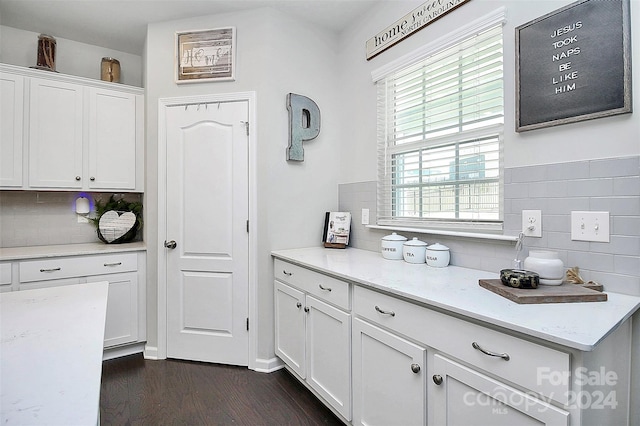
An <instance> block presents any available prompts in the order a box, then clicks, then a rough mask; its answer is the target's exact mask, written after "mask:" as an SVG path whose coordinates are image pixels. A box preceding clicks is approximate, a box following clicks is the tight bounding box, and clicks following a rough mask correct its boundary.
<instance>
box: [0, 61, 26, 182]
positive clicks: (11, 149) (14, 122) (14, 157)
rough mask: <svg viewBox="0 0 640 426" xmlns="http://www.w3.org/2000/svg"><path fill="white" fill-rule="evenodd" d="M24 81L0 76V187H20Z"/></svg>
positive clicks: (7, 75)
mask: <svg viewBox="0 0 640 426" xmlns="http://www.w3.org/2000/svg"><path fill="white" fill-rule="evenodd" d="M23 93H24V78H23V77H22V76H19V75H15V74H8V73H2V74H0V187H8V188H16V187H17V188H19V187H20V186H22V143H23V141H22V134H23V126H24V100H23Z"/></svg>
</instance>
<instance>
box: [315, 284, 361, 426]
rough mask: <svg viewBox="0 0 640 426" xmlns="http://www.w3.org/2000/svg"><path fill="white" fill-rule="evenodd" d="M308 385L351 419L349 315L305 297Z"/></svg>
mask: <svg viewBox="0 0 640 426" xmlns="http://www.w3.org/2000/svg"><path fill="white" fill-rule="evenodd" d="M305 311H306V312H307V319H306V323H307V324H306V345H307V347H306V366H307V372H306V373H307V374H306V376H307V383H309V385H310V386H311V387H312V388H313V389H315V390H316V391H317V392H318V393H319V394H320V395H321V396H322V397H323V398H324V399H325V400H326V401H327V402H329V403H330V404H331V405H332V406H333V408H335V409H336V410H337V411H338V412H339V413H340V414H342V416H344V417H345V418H346V419H347V420H350V419H351V315H349V314H347V313H346V312H344V311H342V310H340V309H337V308H335V307H333V306H331V305H328V304H326V303H324V302H322V301H320V300H318V299H316V298H314V297H312V296H309V295H307V296H306V302H305Z"/></svg>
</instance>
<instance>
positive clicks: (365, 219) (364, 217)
mask: <svg viewBox="0 0 640 426" xmlns="http://www.w3.org/2000/svg"><path fill="white" fill-rule="evenodd" d="M361 223H362V224H363V225H368V224H369V209H362V221H361Z"/></svg>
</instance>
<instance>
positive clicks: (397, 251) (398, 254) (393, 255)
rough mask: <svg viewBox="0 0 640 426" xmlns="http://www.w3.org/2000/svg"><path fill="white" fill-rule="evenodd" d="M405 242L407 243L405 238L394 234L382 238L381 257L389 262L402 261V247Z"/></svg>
mask: <svg viewBox="0 0 640 426" xmlns="http://www.w3.org/2000/svg"><path fill="white" fill-rule="evenodd" d="M405 241H407V237H403V236H402V235H398V234H396V233H395V232H393V233H391V235H386V236H384V237H382V242H381V246H382V257H384V258H385V259H389V260H402V245H403V244H404V242H405Z"/></svg>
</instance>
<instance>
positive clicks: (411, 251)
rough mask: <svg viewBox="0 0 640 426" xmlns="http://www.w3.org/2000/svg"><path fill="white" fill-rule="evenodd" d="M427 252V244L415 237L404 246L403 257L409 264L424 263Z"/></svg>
mask: <svg viewBox="0 0 640 426" xmlns="http://www.w3.org/2000/svg"><path fill="white" fill-rule="evenodd" d="M426 250H427V243H425V242H424V241H420V240H419V239H418V238H416V237H413V239H411V240H409V241H407V242H405V243H404V244H403V245H402V257H403V258H404V260H405V262H408V263H424V262H425V252H426Z"/></svg>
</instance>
